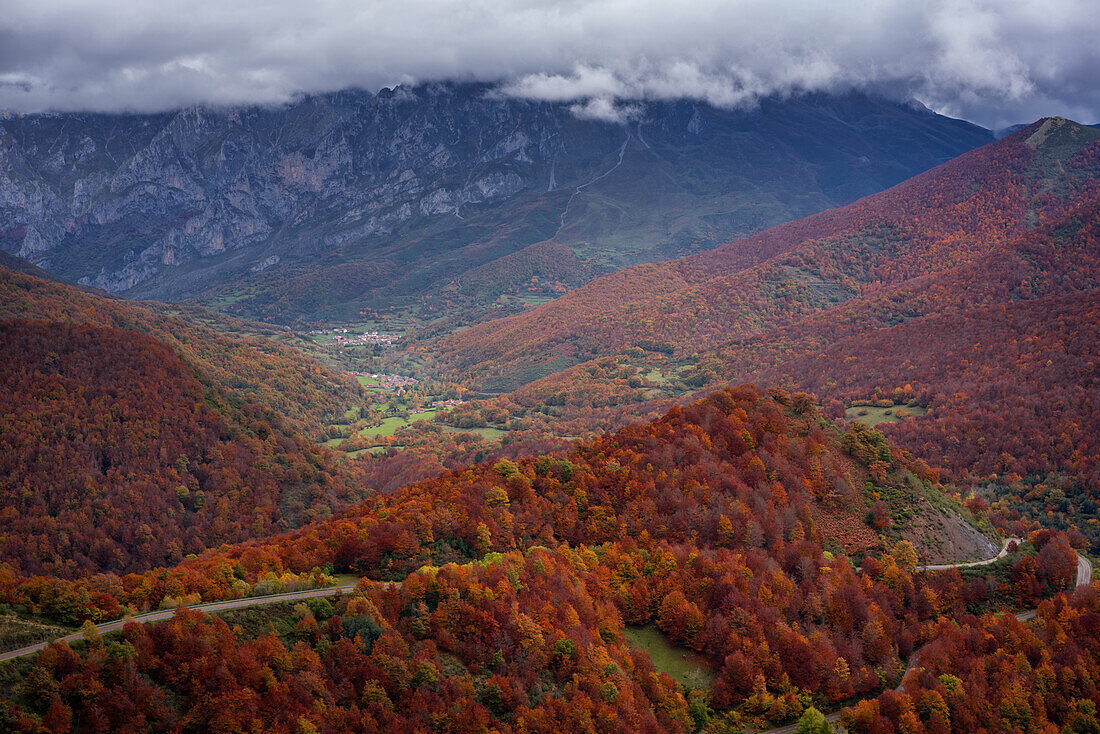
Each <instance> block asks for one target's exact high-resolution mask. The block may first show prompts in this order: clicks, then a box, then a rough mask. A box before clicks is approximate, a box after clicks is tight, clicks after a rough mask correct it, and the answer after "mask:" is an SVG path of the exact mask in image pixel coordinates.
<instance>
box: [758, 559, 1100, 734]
mask: <svg viewBox="0 0 1100 734" xmlns="http://www.w3.org/2000/svg"><path fill="white" fill-rule="evenodd" d="M1013 541H1015V542H1016V543H1017V544H1019V543H1020V539H1019V538H1008V539H1006V540H1005V542H1004V545H1003V546H1002V547H1001V552H1000V553H998V554H997V555H995V556H993V557H992V558H987V559H985V560H984V561H968V562H966V563H938V564H934V565H931V566H918V567H917V568H918V569H919V570H921V571H946V570H948V569H952V568H967V567H969V566H988V565H989V564H991V563H993V562H994V561H997V560H1000V559H1001V558H1004V557H1005V556H1006V555H1008V544H1009V543H1012V542H1013ZM1091 581H1092V562H1091V561H1089V559H1087V558H1085V557H1084V556H1083V555H1081V554H1080V553H1078V554H1077V584H1076V587H1075V588H1078V589H1079V588H1081V587H1082V586H1088V585H1089V583H1090V582H1091ZM1037 612H1038V610H1037V609H1029V610H1028V611H1026V612H1020V613H1019V614H1017V615H1016V619H1018V620H1020V621H1021V622H1026V621H1027V620H1029V619H1034V618H1035V614H1036V613H1037ZM919 655H920V650H917V651H915V652H914V653H913V654H912V655H910V656H909V663H908V664H907V665H906V666H905V670H904V671H903V672H902V674H901V680H902V682H901V683H899V684H898V686H897V688H896V689H895V690H898V691H900V690H901V689H902V686H904V685H905V674H906V673H908V672H909V671H910V670H911V669H912V668H913V667H915V665H916V663H917V657H918V656H919ZM840 713H841V712H840V711H834V712H833V713H831V714H826V715H825V720H826V721H828V722H829V723H830V724H835V723H836V722H837V721H840ZM796 731H798V722H797V721H796V722H795V723H793V724H787V725H786V726H780V727H777V728H775V729H765V730H764V731H762V732H760V734H794V733H795V732H796Z"/></svg>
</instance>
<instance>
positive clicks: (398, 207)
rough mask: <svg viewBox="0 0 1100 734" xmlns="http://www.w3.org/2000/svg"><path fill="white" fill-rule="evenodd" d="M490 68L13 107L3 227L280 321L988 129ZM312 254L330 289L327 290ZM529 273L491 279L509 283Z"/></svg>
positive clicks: (624, 249) (873, 175) (112, 273)
mask: <svg viewBox="0 0 1100 734" xmlns="http://www.w3.org/2000/svg"><path fill="white" fill-rule="evenodd" d="M489 90H490V88H489V87H486V86H484V85H426V86H421V87H415V88H405V87H400V88H397V89H394V90H384V91H383V92H380V93H379V94H377V95H370V94H367V93H364V92H360V91H347V92H341V93H336V94H332V95H323V96H314V97H309V98H305V99H303V100H301V101H299V102H297V103H295V104H293V105H290V106H287V107H283V108H247V109H242V110H224V111H219V110H208V109H203V108H194V109H188V110H183V111H181V112H178V113H173V114H167V113H166V114H161V115H146V116H141V115H131V116H117V115H116V116H110V115H98V116H97V115H56V116H38V117H35V116H21V117H8V118H7V119H3V120H0V150H2V151H4V152H3V154H2V155H0V214H3V215H4V218H5V219H6V220H7V222H8V223H7V225H6V226H5V229H4V231H3V232H0V249H4V250H7V251H9V252H13V253H17V254H20V255H22V256H24V257H27V258H29V259H30V260H32V261H33V262H35V263H36V264H39V265H45V266H47V268H48V269H50V270H52V271H54V272H57V273H59V274H62V275H64V276H66V277H68V278H70V279H71V280H74V281H80V282H84V283H89V284H92V285H96V286H97V287H101V288H104V289H106V290H109V291H113V292H123V291H125V292H126V293H127V294H128V295H130V296H137V297H142V298H155V299H158V300H179V299H181V298H186V297H194V298H198V299H199V300H200V301H203V302H207V303H213V304H214V305H219V306H221V307H223V308H224V309H225V310H228V311H230V312H234V313H237V314H239V315H244V316H252V317H261V318H264V319H268V320H275V321H282V322H286V321H289V320H293V319H294V318H299V317H310V316H316V315H324V314H328V315H329V316H338V315H342V316H344V317H347V316H354V315H357V314H358V312H359V311H360V310H362V309H364V308H365V309H368V310H372V311H374V310H379V309H386V308H389V307H390V306H398V307H403V308H408V307H413V306H416V307H417V308H421V309H424V310H425V312H426V313H428V314H435V313H440V312H447V311H449V310H450V309H452V308H453V304H452V303H451V301H454V300H455V299H457V301H458V303H459V305H460V306H462V307H464V308H467V309H468V308H470V307H471V305H474V306H475V308H474V310H475V311H477V310H478V309H477V308H476V306H477V304H478V301H479V299H480V298H483V297H484V296H486V295H487V294H486V293H485V292H484V289H485V287H486V286H485V284H484V283H485V281H482V285H481V286H477V287H474V291H473V292H472V293H470V292H467V291H468V288H466V287H465V286H464V284H463V283H462V282H461V281H460V282H459V283H458V284H457V288H456V289H451V290H447V287H448V285H449V284H450V282H451V281H452V280H453V279H454V276H455V275H456V274H461V273H463V272H464V271H466V270H468V269H470V268H471V266H472V267H479V266H484V265H487V264H490V263H493V262H496V261H499V260H500V259H501V258H503V257H507V256H509V255H516V254H520V258H521V260H525V261H526V258H525V257H523V256H522V254H521V253H522V252H523V251H524V250H525V249H526V248H528V247H530V246H532V245H538V244H539V243H543V242H547V241H554V242H558V243H560V244H564V245H566V246H568V247H570V249H572V250H573V253H574V255H573V257H574V258H575V260H576V261H575V262H574V263H573V265H572V267H571V270H570V271H569V272H568V273H566V274H564V277H563V279H562V280H557V279H556V278H555V277H554V276H557V275H562V274H560V273H554V272H545V271H544V270H540V266H539V265H537V264H536V265H535V266H534V267H535V272H537V273H542V274H543V276H542V277H543V278H544V279H547V280H549V281H550V282H551V285H557V286H558V287H565V288H571V287H575V286H576V285H579V284H580V283H583V282H585V281H587V280H589V279H591V278H592V277H594V276H596V275H599V274H601V273H603V272H608V271H609V270H614V269H617V268H619V267H622V266H624V265H628V264H632V263H634V262H639V261H642V262H644V261H653V260H664V259H668V258H669V257H674V256H676V255H677V254H683V253H685V252H693V251H698V250H700V249H706V248H707V247H711V246H714V245H717V244H720V243H721V242H723V241H726V240H728V239H730V237H731V236H738V235H743V234H748V233H751V232H753V231H756V230H758V229H761V228H763V227H766V226H769V225H771V224H776V223H778V222H781V221H786V220H789V219H792V218H797V217H799V216H804V215H806V214H809V213H812V212H814V211H818V210H821V209H824V208H828V207H831V206H835V205H837V204H839V203H844V202H846V201H849V200H852V199H855V198H858V197H859V196H861V195H864V194H867V193H871V192H872V191H877V190H880V189H881V188H883V187H884V186H887V185H889V184H892V183H896V182H898V181H901V180H903V179H905V178H908V177H909V176H911V175H912V174H913V173H915V172H917V171H919V170H924V169H925V168H928V167H929V166H930V165H934V164H935V163H939V162H941V161H943V160H946V159H948V158H951V157H954V156H955V155H957V154H958V153H960V152H963V151H964V150H968V149H970V148H973V147H975V146H977V145H980V144H982V143H984V142H987V141H988V140H990V139H991V136H990V134H989V133H988V131H985V130H983V129H981V128H976V127H975V126H972V125H970V124H969V123H964V122H961V121H956V120H950V119H948V118H943V117H939V116H936V115H934V114H932V113H930V112H928V111H926V110H917V109H914V108H912V107H911V106H907V105H899V104H895V103H892V102H887V101H885V100H882V99H878V98H874V97H870V96H867V95H861V94H858V93H851V94H848V95H842V96H835V97H830V96H826V95H804V96H796V97H792V98H789V99H765V100H762V101H761V102H760V105H759V106H758V107H757V108H755V109H748V110H720V109H717V108H713V107H709V106H706V105H701V104H695V103H687V102H677V103H654V104H653V105H651V106H649V107H648V108H647V113H646V117H645V118H643V119H641V120H637V121H634V122H631V123H630V124H629V125H625V126H624V125H617V124H608V123H601V122H596V121H591V120H581V119H578V118H576V117H575V116H573V114H572V113H571V112H570V111H569V109H568V106H567V105H560V104H549V103H536V102H530V101H523V100H516V99H509V98H503V97H500V96H499V95H495V96H494V95H490V94H488V91H489ZM536 262H537V261H536ZM524 267H528V268H530V267H531V266H530V265H529V264H521V266H520V270H521V271H522V270H523V268H524ZM316 272H324V273H326V275H325V279H326V281H327V282H328V283H330V284H331V286H330V288H331V290H332V293H331V294H328V293H322V294H320V297H319V296H318V293H317V289H316V288H315V286H314V285H313V282H312V281H311V280H310V278H311V277H312V275H313V274H314V273H316ZM523 273H524V274H525V273H526V271H523ZM518 278H519V276H512V275H511V273H510V271H509V270H508V269H506V270H505V272H504V273H503V275H498V277H497V278H496V279H495V280H491V281H489V284H490V285H489V286H488V287H489V289H490V291H491V295H492V297H496V296H498V295H500V294H501V293H506V292H509V291H510V290H514V289H515V288H516V287H517V286H518V284H519V283H520V282H523V281H519V280H518ZM303 279H304V280H303ZM478 288H480V290H478ZM548 292H549V293H551V294H554V293H555V292H554V291H553V290H550V291H548Z"/></svg>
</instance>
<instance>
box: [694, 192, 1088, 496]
mask: <svg viewBox="0 0 1100 734" xmlns="http://www.w3.org/2000/svg"><path fill="white" fill-rule="evenodd" d="M1094 196H1095V195H1094ZM1098 288H1100V199H1098V198H1094V199H1093V200H1092V201H1089V202H1088V203H1086V204H1083V205H1081V206H1079V207H1077V208H1076V209H1074V210H1073V211H1072V212H1071V213H1069V214H1068V215H1066V216H1065V217H1063V218H1062V219H1060V220H1057V221H1055V222H1052V223H1051V224H1049V225H1048V226H1045V227H1042V228H1040V229H1038V230H1036V231H1035V232H1032V233H1029V234H1028V235H1026V236H1025V237H1023V238H1021V239H1020V240H1018V241H1017V242H1015V243H1013V244H1012V245H1010V246H1007V247H1004V248H1002V249H1000V250H998V251H996V252H994V253H990V254H989V255H987V256H985V257H983V258H981V259H979V260H977V261H975V262H974V263H971V264H968V265H965V266H961V267H959V268H955V269H952V270H949V271H946V272H944V273H941V274H937V275H933V276H928V277H925V278H920V279H917V280H915V281H913V282H912V283H907V284H905V285H904V286H900V287H897V288H892V289H888V290H885V291H883V292H881V293H879V294H877V295H876V296H875V297H873V298H868V299H865V300H863V301H861V302H858V303H853V304H850V305H845V306H842V307H839V308H837V309H834V310H832V311H829V312H826V313H824V314H822V315H820V316H818V317H816V318H813V319H810V320H807V321H806V322H804V323H800V324H797V325H794V326H792V327H789V328H785V329H780V330H776V331H772V332H768V333H767V334H765V335H762V336H759V337H753V338H751V339H746V340H742V341H739V342H734V343H732V344H730V345H728V346H726V347H725V348H723V349H722V350H720V352H719V353H718V355H717V358H716V359H715V360H714V362H712V363H711V364H712V365H716V366H717V365H720V367H718V374H719V375H720V377H719V379H744V378H745V377H746V376H752V377H753V378H754V379H759V380H763V381H765V382H767V383H769V384H781V385H786V386H788V387H795V386H797V388H798V389H804V390H812V391H814V392H816V393H817V394H818V395H819V396H820V397H822V398H823V399H831V398H838V399H840V400H841V401H844V402H846V403H850V402H851V401H852V400H857V399H864V400H866V399H881V398H886V399H892V398H893V397H894V395H895V394H897V395H898V400H899V402H904V401H908V400H912V399H918V400H919V401H920V404H921V405H922V406H923V407H926V408H928V409H929V414H928V415H927V416H924V417H921V418H919V419H912V420H907V421H904V422H901V423H899V424H898V425H894V426H888V427H887V428H886V429H885V430H887V432H888V433H890V434H891V435H892V436H893V437H894V438H895V439H896V440H898V441H899V442H900V443H901V444H902V445H904V446H906V447H907V448H909V449H911V450H913V451H915V452H916V453H917V454H918V455H920V456H922V457H924V458H925V459H926V460H929V461H932V462H934V463H935V464H937V465H940V466H944V467H946V468H949V469H950V470H952V471H953V472H956V473H959V474H967V473H969V474H970V475H972V476H982V477H985V476H990V475H997V474H1000V475H1009V476H1012V475H1016V476H1019V475H1047V474H1051V473H1056V474H1063V475H1067V476H1071V477H1075V478H1076V479H1077V481H1079V482H1082V483H1084V484H1085V485H1092V486H1095V484H1096V482H1097V480H1098V479H1100V477H1098V475H1097V473H1096V472H1097V466H1098V465H1100V446H1097V445H1096V443H1095V436H1096V435H1097V434H1098V433H1100V424H1098V423H1097V420H1098V416H1100V409H1098V406H1096V405H1095V389H1094V388H1095V385H1094V382H1095V367H1096V364H1097V361H1098V359H1100V329H1098V326H1097V325H1098V324H1100V320H1098V311H1097V308H1098V306H1100V290H1098Z"/></svg>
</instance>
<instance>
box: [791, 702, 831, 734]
mask: <svg viewBox="0 0 1100 734" xmlns="http://www.w3.org/2000/svg"><path fill="white" fill-rule="evenodd" d="M832 730H833V727H831V726H829V722H828V721H826V720H825V714H823V713H821V712H820V711H818V710H817V709H815V708H814V707H813V706H811V707H810V708H808V709H806V711H805V713H803V714H802V718H801V719H799V720H798V728H797V729H795V732H796V734H830V732H832Z"/></svg>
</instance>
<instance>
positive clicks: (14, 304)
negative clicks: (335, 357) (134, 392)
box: [0, 268, 361, 437]
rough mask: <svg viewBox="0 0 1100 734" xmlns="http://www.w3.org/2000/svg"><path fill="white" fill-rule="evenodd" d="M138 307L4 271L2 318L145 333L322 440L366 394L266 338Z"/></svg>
mask: <svg viewBox="0 0 1100 734" xmlns="http://www.w3.org/2000/svg"><path fill="white" fill-rule="evenodd" d="M160 308H162V307H161V306H160V305H158V304H138V303H132V302H129V301H125V300H122V299H119V298H111V297H108V296H107V295H106V294H101V293H94V292H89V291H84V290H79V289H77V288H73V287H70V286H67V285H64V284H61V283H53V282H48V281H46V280H43V279H41V278H37V277H34V276H32V275H25V274H22V273H18V272H14V271H12V270H8V269H5V268H0V318H3V319H45V320H49V321H59V322H69V323H86V324H92V325H96V326H104V327H111V328H115V329H125V330H129V331H135V332H140V333H143V334H148V335H149V336H151V337H153V338H155V339H157V340H159V341H161V342H164V343H165V344H168V345H169V346H171V347H172V348H173V349H174V350H175V351H176V352H177V353H178V354H179V355H181V356H182V357H183V358H184V359H185V360H186V361H187V362H189V363H190V364H191V365H192V366H193V367H194V368H195V369H197V370H198V371H199V372H201V373H202V374H203V375H204V376H205V378H206V379H209V380H211V381H213V382H214V383H215V384H217V385H218V386H219V388H220V389H221V390H223V391H225V392H226V393H227V394H229V395H232V396H235V397H236V398H238V399H245V400H251V401H254V402H256V403H259V404H261V405H264V406H266V407H267V408H269V409H272V410H275V411H278V412H279V413H280V414H281V415H282V416H283V417H284V419H285V420H286V421H287V423H288V425H289V426H292V427H293V428H295V429H296V430H299V431H302V432H304V433H306V434H309V435H311V436H314V437H316V436H319V435H320V433H321V429H322V427H323V425H324V423H325V420H326V418H328V417H331V416H333V415H342V414H343V412H344V411H345V410H346V409H347V408H348V407H349V406H351V405H354V404H355V403H357V402H359V401H360V394H361V391H360V390H359V388H358V386H356V385H355V384H354V383H352V382H351V381H349V380H347V379H345V378H343V377H341V376H338V375H336V374H334V373H332V372H331V371H329V370H328V369H326V368H324V367H322V366H321V365H319V364H317V363H316V362H314V361H312V360H310V359H307V358H305V357H303V356H302V355H301V354H300V353H299V352H297V351H295V350H292V349H289V348H286V347H283V346H280V345H278V344H275V343H274V342H272V341H270V340H268V339H262V338H255V339H245V338H231V337H227V336H223V335H221V334H218V333H216V332H214V331H211V330H210V329H206V328H203V327H201V326H196V325H195V324H192V323H190V322H188V321H185V320H183V319H180V318H175V317H172V316H169V315H166V314H165V313H163V312H162V311H161V310H158V309H160Z"/></svg>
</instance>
